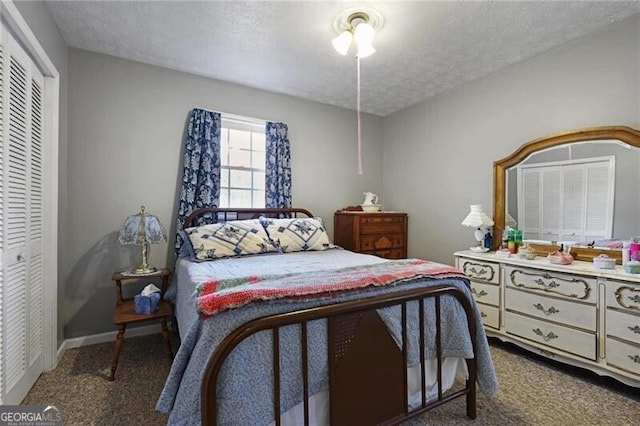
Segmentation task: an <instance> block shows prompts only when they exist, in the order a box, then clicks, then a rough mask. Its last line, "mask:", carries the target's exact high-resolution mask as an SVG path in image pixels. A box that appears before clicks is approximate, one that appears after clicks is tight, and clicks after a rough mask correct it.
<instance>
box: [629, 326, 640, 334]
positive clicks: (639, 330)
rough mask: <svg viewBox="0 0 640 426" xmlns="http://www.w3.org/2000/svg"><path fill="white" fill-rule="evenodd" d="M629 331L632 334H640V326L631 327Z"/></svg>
mask: <svg viewBox="0 0 640 426" xmlns="http://www.w3.org/2000/svg"><path fill="white" fill-rule="evenodd" d="M628 328H629V330H631V331H632V332H634V333H636V334H640V326H637V325H636V326H633V327H628Z"/></svg>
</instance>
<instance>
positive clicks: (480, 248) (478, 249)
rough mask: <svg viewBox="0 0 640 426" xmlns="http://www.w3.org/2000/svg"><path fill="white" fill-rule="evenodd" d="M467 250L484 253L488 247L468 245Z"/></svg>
mask: <svg viewBox="0 0 640 426" xmlns="http://www.w3.org/2000/svg"><path fill="white" fill-rule="evenodd" d="M469 250H471V251H475V252H476V253H486V252H488V251H489V249H488V248H486V247H481V246H475V247H469Z"/></svg>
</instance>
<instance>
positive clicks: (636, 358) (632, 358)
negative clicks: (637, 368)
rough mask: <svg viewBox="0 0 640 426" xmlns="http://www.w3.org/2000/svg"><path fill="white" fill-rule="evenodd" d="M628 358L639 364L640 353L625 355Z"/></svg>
mask: <svg viewBox="0 0 640 426" xmlns="http://www.w3.org/2000/svg"><path fill="white" fill-rule="evenodd" d="M627 356H628V357H629V359H630V360H631V361H633V362H635V363H636V364H640V355H627Z"/></svg>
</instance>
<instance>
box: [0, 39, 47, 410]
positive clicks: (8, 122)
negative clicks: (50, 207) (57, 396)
mask: <svg viewBox="0 0 640 426" xmlns="http://www.w3.org/2000/svg"><path fill="white" fill-rule="evenodd" d="M3 43H4V46H5V50H4V53H5V55H4V64H3V73H4V76H5V79H4V87H3V104H4V105H5V108H4V109H5V119H4V121H3V125H4V128H3V138H4V149H3V151H4V152H3V157H4V158H3V162H4V164H3V167H4V173H3V178H4V182H3V188H2V189H3V197H2V198H3V207H4V216H3V228H2V229H3V232H2V233H3V234H4V239H3V244H4V247H3V248H4V250H3V251H4V253H3V259H2V265H3V267H2V270H3V271H2V273H3V276H2V278H3V285H4V300H3V304H4V306H3V314H4V317H3V339H2V346H3V353H4V357H3V360H4V366H3V374H4V391H5V395H4V402H5V403H7V404H14V403H19V402H20V401H21V400H22V398H23V397H24V396H25V395H26V393H27V392H28V391H29V389H30V388H31V386H32V385H33V383H34V382H35V380H36V379H37V378H38V376H39V375H40V373H41V372H42V370H43V331H42V330H43V259H42V256H43V250H42V247H43V241H42V236H43V209H42V206H43V196H42V187H43V186H42V184H43V182H42V148H43V147H42V141H43V137H42V136H43V134H42V132H43V125H42V124H43V118H42V117H43V106H42V99H43V96H42V95H43V94H42V88H43V87H44V79H43V77H42V75H41V74H40V73H39V72H38V71H37V69H36V67H35V65H34V64H33V62H32V61H31V59H30V58H29V57H28V56H27V55H26V54H25V53H24V52H23V51H22V49H21V48H20V47H19V46H18V45H17V44H16V43H15V42H14V40H13V38H12V37H11V36H9V35H8V33H3Z"/></svg>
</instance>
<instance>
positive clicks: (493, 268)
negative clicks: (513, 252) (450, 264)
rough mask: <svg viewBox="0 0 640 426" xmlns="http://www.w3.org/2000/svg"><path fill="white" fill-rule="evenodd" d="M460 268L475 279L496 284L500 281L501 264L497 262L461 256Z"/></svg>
mask: <svg viewBox="0 0 640 426" xmlns="http://www.w3.org/2000/svg"><path fill="white" fill-rule="evenodd" d="M459 269H460V270H461V271H462V272H463V273H464V274H465V275H466V276H468V277H469V278H471V279H473V280H481V281H486V282H489V283H494V284H498V283H499V282H500V265H498V264H497V263H491V262H484V261H482V260H474V259H464V258H460V267H459Z"/></svg>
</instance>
